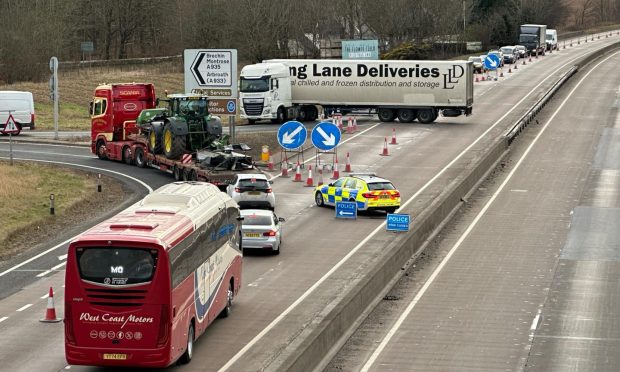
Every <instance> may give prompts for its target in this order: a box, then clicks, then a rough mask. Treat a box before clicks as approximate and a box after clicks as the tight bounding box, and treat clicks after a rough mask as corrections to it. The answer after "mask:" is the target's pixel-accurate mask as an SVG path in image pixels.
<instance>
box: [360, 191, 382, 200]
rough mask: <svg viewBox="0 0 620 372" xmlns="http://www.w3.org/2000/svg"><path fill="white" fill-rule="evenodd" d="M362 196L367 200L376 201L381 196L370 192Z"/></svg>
mask: <svg viewBox="0 0 620 372" xmlns="http://www.w3.org/2000/svg"><path fill="white" fill-rule="evenodd" d="M362 196H363V197H365V198H366V199H376V198H378V197H379V195H375V194H371V193H369V192H365V193H363V194H362Z"/></svg>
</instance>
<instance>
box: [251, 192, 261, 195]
mask: <svg viewBox="0 0 620 372" xmlns="http://www.w3.org/2000/svg"><path fill="white" fill-rule="evenodd" d="M248 194H250V195H260V191H250V192H249V193H248Z"/></svg>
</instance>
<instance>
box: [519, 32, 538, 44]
mask: <svg viewBox="0 0 620 372" xmlns="http://www.w3.org/2000/svg"><path fill="white" fill-rule="evenodd" d="M537 40H538V39H537V37H536V35H525V34H521V35H519V42H520V43H535V42H536V41H537Z"/></svg>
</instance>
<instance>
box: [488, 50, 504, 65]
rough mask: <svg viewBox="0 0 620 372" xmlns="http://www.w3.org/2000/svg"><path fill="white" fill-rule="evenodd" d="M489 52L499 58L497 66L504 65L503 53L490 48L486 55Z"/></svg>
mask: <svg viewBox="0 0 620 372" xmlns="http://www.w3.org/2000/svg"><path fill="white" fill-rule="evenodd" d="M489 54H493V55H495V56H497V58H499V67H504V53H502V51H501V50H490V51H489V53H488V54H487V55H489Z"/></svg>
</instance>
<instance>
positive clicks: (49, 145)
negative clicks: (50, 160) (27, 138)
mask: <svg viewBox="0 0 620 372" xmlns="http://www.w3.org/2000/svg"><path fill="white" fill-rule="evenodd" d="M0 142H1V143H9V141H6V140H5V141H0ZM20 144H27V145H28V146H46V147H68V148H75V149H84V148H88V147H89V146H78V145H61V144H56V143H37V142H20ZM93 157H95V156H94V155H93Z"/></svg>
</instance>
